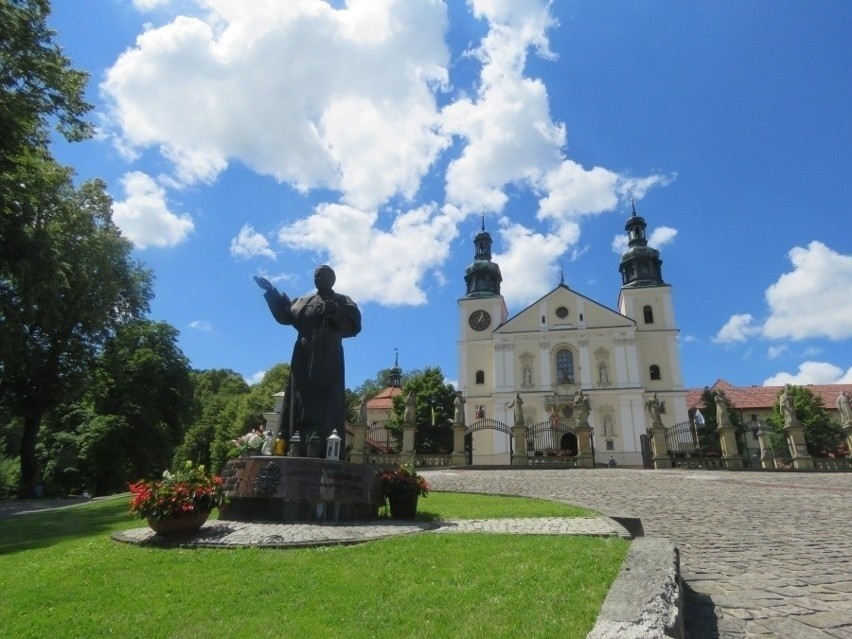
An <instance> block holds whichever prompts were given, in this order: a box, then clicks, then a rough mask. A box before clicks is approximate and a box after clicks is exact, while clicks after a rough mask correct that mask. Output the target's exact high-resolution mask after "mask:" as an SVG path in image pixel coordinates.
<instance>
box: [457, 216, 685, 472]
mask: <svg viewBox="0 0 852 639" xmlns="http://www.w3.org/2000/svg"><path fill="white" fill-rule="evenodd" d="M645 228H646V223H645V220H644V219H643V218H642V217H640V216H638V215H637V214H636V210H635V208H634V210H633V214H632V216H631V217H630V219H629V220H628V221H627V224H626V226H625V230H626V232H627V237H628V248H627V250H626V251H625V252H624V254H623V255H622V257H621V263H620V265H619V270H620V272H621V287H620V290H619V293H618V300H617V303H616V308H615V309H614V308H610V307H608V306H606V305H604V304H601V303H600V302H597V301H595V300H592V299H590V298H588V297H586V296H585V295H583V294H582V293H580V292H578V291H574V290H572V289H571V288H569V287H568V286H567V285H566V284H565V283H564V282H560V283H559V284H558V285H557V286H556V288H554V289H553V290H551V291H550V292H549V293H547V294H546V295H544V296H543V297H542V298H541V299H539V300H537V301H536V302H533V303H532V304H531V305H529V306H528V307H526V308H525V309H523V310H521V311H520V312H518V313H517V314H515V315H513V316H511V317H510V316H509V313H508V310H507V308H506V302H505V300H504V299H503V296H502V295H501V294H500V285H501V282H502V279H503V278H502V275H501V273H500V267H499V265H498V264H496V263H495V262H493V261H492V259H491V245H492V240H491V235H490V234H489V233H488V232H487V231H486V230H485V224H484V221H483V226H482V230H481V232H480V233H478V234H477V236H476V238H475V239H474V246H475V253H474V260H473V263H472V264H471V265H470V266H469V267H468V268H467V270H466V273H465V283H466V288H467V292H466V294H465V296H464V297H462V298H461V299H460V300H459V301H458V304H459V342H458V354H459V390H460V391H461V392H462V394H463V396H464V398H465V420H466V423H467V424H468V426H469V429H470V430H471V431H474V432H472V437H473V439H472V451H471V456H472V460H471V461H472V463H473V464H483V465H487V464H509V463H511V452H512V451H511V450H510V447H511V445H512V444H511V436H510V435H509V433H508V432H507V430H508V429H507V428H505V426H506V425H508V426H509V427H511V426H512V424H513V421H514V419H515V415H517V412H516V409H515V408H514V407H515V402H516V398H517V397H520V398H521V401H522V402H523V411H522V414H523V419H524V422H525V424H526V425H527V427H528V428H529V429H530V430H529V432H534V433H538V432H547V427H546V426H547V424H549V425H551V426H552V427H553V428H552V430H553V431H554V432H557V431H558V432H566V431H572V430H573V428H575V427H576V426H577V424H576V416H575V415H574V398H575V396H576V395H577V393H578V392H579V391H582V394H583V395H584V396H585V397H586V398H588V400H589V404H590V407H591V412H590V414H589V417H588V423H589V426H591V427H592V429H593V434H592V447H593V450H594V453H595V461H596V463H598V464H604V463H606V462H607V460H609V458H610V457H612V458H613V459H614V460H615V461H616V462H617V463H618V464H619V465H621V466H642V446H643V436H644V435H645V433H646V431H647V427H648V422H647V417H646V414H645V402H646V401H647V400H648V399H650V398H652V397H653V396H654V395H656V397H657V399H658V400H659V401H660V403H661V411H660V412H661V418H662V420H663V423H664V424H665V425H666V426H672V425H674V424H676V423H680V422H685V421H687V420H688V414H687V402H686V389H685V388H684V385H683V377H682V373H681V365H680V354H679V352H678V328H677V324H676V322H675V315H674V306H673V303H672V289H671V286H670V285H669V284H666V283H665V282H664V281H663V277H662V268H661V266H662V260H661V259H660V253H659V251H657V250H656V249H653V248H651V247H649V246H648V242H647V240H646V238H645ZM614 270H615V269H613V271H614ZM477 424H483V425H484V424H492V425H503V426H504V427H503V428H500V427H499V426H498V427H491V428H485V427H483V428H481V429H480V428H471V426H476V425H477ZM539 426H544V428H539ZM557 439H558V441H557ZM532 444H534V447H535V450H536V451H538V450H540V448H541V444H540V442H538V441H536V442H531V441H530V440H529V439H528V442H526V443H525V444H522V445H526V446H527V451H528V452H530V451H531V445H532ZM545 447H547V448H549V449H550V450H549V454H559V453H560V449H561V452H566V453H568V454H571V452H572V451H571V450H568V449H570V448H571V447H573V449H574V452H576V439H575V441H574V442H573V443H572V442H571V441H570V440H568V439H566V438H565V437H564V436H563V437H562V438H561V439H559V438H554V441H551V442H546V443H545ZM515 452H516V453H517V452H518V451H515ZM537 454H541V453H537Z"/></svg>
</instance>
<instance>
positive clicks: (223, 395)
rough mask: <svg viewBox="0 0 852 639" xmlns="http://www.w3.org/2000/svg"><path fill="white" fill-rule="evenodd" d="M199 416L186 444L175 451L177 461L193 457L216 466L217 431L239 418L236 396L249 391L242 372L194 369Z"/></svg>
mask: <svg viewBox="0 0 852 639" xmlns="http://www.w3.org/2000/svg"><path fill="white" fill-rule="evenodd" d="M192 380H193V387H194V411H195V418H194V420H193V422H192V424H191V425H190V426H189V428H188V429H187V432H186V437H185V438H184V441H183V444H181V446H180V447H179V448H178V450H177V451H176V452H175V463H176V464H177V463H181V462H183V461H185V460H187V459H188V460H190V461H192V462H193V463H195V464H196V465H198V464H204V465H205V466H207V467H208V468H212V467H213V465H212V461H213V457H212V448H213V443H214V441H215V439H216V433H217V432H222V433H224V432H226V431H228V432H229V430H230V428H229V427H230V425H231V424H232V423H233V422H234V420H235V419H236V406H237V404H236V401H234V400H235V399H236V398H239V397H240V396H242V395H245V394H247V393H248V392H249V385H248V384H247V383H246V381H245V380H244V379H243V377H242V376H241V375H240V374H239V373H235V372H234V371H232V370H227V369H215V370H204V371H194V372H193V373H192Z"/></svg>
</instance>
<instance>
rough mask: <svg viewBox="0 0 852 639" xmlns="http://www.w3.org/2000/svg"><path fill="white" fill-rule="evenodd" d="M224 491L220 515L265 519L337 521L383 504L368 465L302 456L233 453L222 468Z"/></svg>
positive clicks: (373, 512)
mask: <svg viewBox="0 0 852 639" xmlns="http://www.w3.org/2000/svg"><path fill="white" fill-rule="evenodd" d="M222 476H223V477H224V479H225V496H226V497H227V498H228V503H227V504H225V505H224V506H222V508H221V509H220V512H219V519H222V520H230V521H251V522H259V521H268V522H340V521H354V520H365V519H373V518H375V517H376V516H377V515H378V510H379V507H380V506H381V505H383V504H384V495H383V493H382V487H381V484H380V483H379V481H378V479H377V478H376V471H375V469H374V468H372V467H371V466H366V465H363V464H350V463H347V462H339V461H331V460H325V459H309V458H305V457H276V456H272V457H269V456H257V457H242V458H239V459H232V460H231V461H229V462H228V463H227V464H226V465H225V469H224V470H223V471H222Z"/></svg>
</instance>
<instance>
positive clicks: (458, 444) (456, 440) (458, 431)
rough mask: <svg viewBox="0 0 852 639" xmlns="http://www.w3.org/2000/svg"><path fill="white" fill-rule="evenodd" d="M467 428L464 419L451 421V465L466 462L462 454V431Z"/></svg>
mask: <svg viewBox="0 0 852 639" xmlns="http://www.w3.org/2000/svg"><path fill="white" fill-rule="evenodd" d="M466 430H467V426H465V423H464V421H461V422H459V421H454V422H453V454H452V456H451V457H450V463H451V464H452V465H453V466H464V465H465V464H466V463H467V460H466V459H465V455H464V432H465V431H466Z"/></svg>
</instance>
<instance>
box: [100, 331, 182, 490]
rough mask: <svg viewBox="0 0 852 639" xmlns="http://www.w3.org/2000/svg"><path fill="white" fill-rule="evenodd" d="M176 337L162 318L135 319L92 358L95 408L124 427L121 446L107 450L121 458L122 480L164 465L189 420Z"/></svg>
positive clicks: (150, 473) (151, 473)
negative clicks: (95, 357)
mask: <svg viewBox="0 0 852 639" xmlns="http://www.w3.org/2000/svg"><path fill="white" fill-rule="evenodd" d="M177 339H178V331H177V329H175V328H174V327H173V326H171V325H169V324H167V323H165V322H153V321H150V320H135V321H132V322H128V323H126V324H124V325H122V326H120V327H119V328H118V330H117V332H116V334H115V336H114V337H113V338H112V339H110V340H109V341H108V342H107V343H106V345H105V347H104V349H103V351H102V352H101V354H100V355H99V356H98V358H97V361H96V365H95V367H94V376H93V382H92V389H91V393H90V395H91V399H92V406H93V408H94V411H95V412H96V413H97V414H98V415H101V416H108V415H115V416H120V417H121V418H122V419H123V420H124V421H125V423H126V425H127V429H128V431H127V433H125V434H124V435H123V438H122V441H123V442H124V447H123V448H118V449H113V450H111V451H110V452H109V454H110V455H111V456H112V457H124V458H125V460H124V465H125V467H126V468H127V470H128V473H129V476H127V477H125V478H123V480H122V484H123V483H125V482H124V480H135V479H139V478H140V477H151V476H155V475H159V474H160V473H161V472H162V471H163V470H165V469H167V468H168V467H169V466H170V462H171V460H172V455H173V453H174V449H175V448H176V447H177V446H178V445H179V444H180V443H181V442H182V441H183V436H184V432H185V429H186V427H187V426H188V425H189V424H190V423H191V421H192V419H193V411H194V393H193V384H192V378H191V377H190V367H189V360H188V359H187V358H186V356H185V355H184V354H183V351H181V349H180V347H179V346H178V344H177ZM91 436H92V435H91V434H90V437H91ZM112 436H113V435H112V433H110V437H112ZM89 461H90V462H92V461H93V460H91V458H90V459H89Z"/></svg>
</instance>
